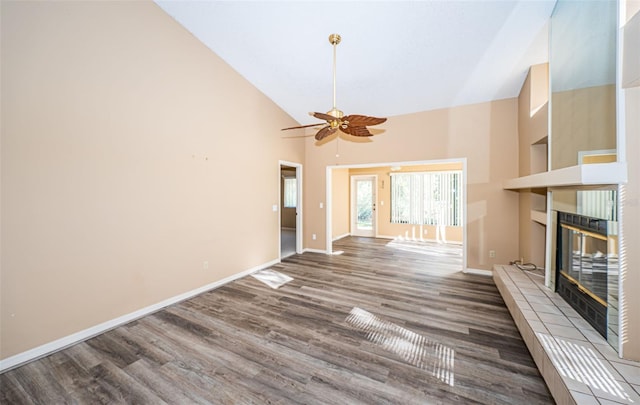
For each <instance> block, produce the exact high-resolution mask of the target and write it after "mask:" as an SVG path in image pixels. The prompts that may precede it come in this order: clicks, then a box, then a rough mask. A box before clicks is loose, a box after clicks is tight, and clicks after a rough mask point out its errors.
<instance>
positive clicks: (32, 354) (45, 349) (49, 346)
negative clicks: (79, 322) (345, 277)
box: [0, 252, 324, 373]
mask: <svg viewBox="0 0 640 405" xmlns="http://www.w3.org/2000/svg"><path fill="white" fill-rule="evenodd" d="M323 253H324V252H323ZM277 263H280V260H279V259H276V260H272V261H270V262H268V263H263V264H261V265H258V266H256V267H253V268H251V269H248V270H244V271H242V272H240V273H236V274H234V275H232V276H229V277H226V278H223V279H222V280H218V281H215V282H213V283H210V284H207V285H204V286H202V287H199V288H196V289H195V290H191V291H187V292H186V293H183V294H180V295H176V296H175V297H171V298H167V299H166V300H163V301H160V302H158V303H157V304H153V305H150V306H148V307H145V308H142V309H139V310H137V311H134V312H131V313H129V314H126V315H123V316H120V317H118V318H115V319H112V320H109V321H106V322H103V323H101V324H99V325H96V326H92V327H90V328H88V329H85V330H82V331H80V332H76V333H73V334H71V335H68V336H65V337H63V338H60V339H57V340H54V341H53V342H49V343H45V344H43V345H42V346H38V347H36V348H33V349H30V350H27V351H25V352H22V353H18V354H16V355H14V356H11V357H7V358H6V359H4V360H0V373H2V372H4V371H7V370H10V369H12V368H15V367H18V366H20V365H22V364H24V363H27V362H29V361H33V360H36V359H39V358H41V357H44V356H48V355H49V354H52V353H54V352H56V351H59V350H62V349H65V348H67V347H69V346H71V345H74V344H76V343H79V342H82V341H84V340H87V339H90V338H92V337H94V336H96V335H99V334H101V333H104V332H106V331H108V330H111V329H113V328H116V327H118V326H121V325H124V324H126V323H128V322H131V321H133V320H136V319H138V318H141V317H143V316H145V315H149V314H151V313H153V312H156V311H158V310H161V309H162V308H165V307H168V306H169V305H173V304H175V303H177V302H180V301H184V300H187V299H189V298H192V297H195V296H196V295H198V294H202V293H204V292H207V291H209V290H213V289H216V288H218V287H221V286H223V285H225V284H227V283H230V282H232V281H234V280H237V279H239V278H242V277H245V276H248V275H249V274H251V273H253V272H256V271H258V270H262V269H264V268H267V267H271V266H273V265H274V264H277Z"/></svg>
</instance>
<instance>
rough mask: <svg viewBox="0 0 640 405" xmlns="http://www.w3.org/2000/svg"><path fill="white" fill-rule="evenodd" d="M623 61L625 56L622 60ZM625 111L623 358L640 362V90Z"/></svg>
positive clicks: (634, 40)
mask: <svg viewBox="0 0 640 405" xmlns="http://www.w3.org/2000/svg"><path fill="white" fill-rule="evenodd" d="M626 5H627V18H628V19H631V18H632V17H633V16H634V15H636V18H637V13H638V12H640V1H637V0H634V1H630V0H627V2H626ZM624 41H625V42H627V43H628V45H630V47H629V49H631V48H635V49H638V48H640V38H638V37H637V36H634V37H625V38H624ZM623 57H624V56H623ZM623 92H624V93H623V97H624V101H625V107H626V121H625V133H624V135H623V136H624V138H625V142H626V161H627V173H628V177H629V178H628V183H627V184H626V185H625V186H624V202H623V203H622V204H623V206H622V209H623V212H622V215H623V217H622V226H623V232H624V233H623V238H624V246H621V250H624V253H623V254H624V255H625V256H626V260H625V262H626V267H625V268H624V269H622V270H621V273H622V275H621V277H622V278H623V282H622V294H623V296H624V298H625V301H624V303H623V305H624V313H623V314H622V315H623V320H622V321H621V324H622V325H621V329H623V331H624V332H623V335H622V341H621V344H622V350H623V353H624V357H625V358H628V359H633V360H637V361H640V294H638V286H640V249H638V246H640V159H638V154H639V153H640V136H638V134H640V114H638V111H640V87H632V88H627V89H625V90H623Z"/></svg>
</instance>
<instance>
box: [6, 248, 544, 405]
mask: <svg viewBox="0 0 640 405" xmlns="http://www.w3.org/2000/svg"><path fill="white" fill-rule="evenodd" d="M456 249H458V252H457V253H456ZM459 249H460V248H459V247H457V248H456V247H450V246H449V247H445V246H440V247H438V245H429V244H426V243H419V242H399V241H389V240H383V239H373V238H355V237H348V238H344V239H341V240H339V241H337V242H336V243H335V244H334V252H342V253H341V254H335V255H323V254H318V253H304V254H301V255H293V256H290V257H289V258H287V259H285V260H284V261H283V262H282V263H281V264H279V265H277V266H274V267H273V270H276V271H278V272H281V273H284V274H286V275H288V276H290V277H293V280H292V281H290V282H288V283H286V284H284V285H283V286H282V287H280V288H278V289H272V288H270V287H268V286H267V285H265V284H263V283H261V282H260V281H258V280H256V279H255V278H253V277H244V278H242V279H240V280H237V281H234V282H232V283H229V284H227V285H225V286H223V287H220V288H218V289H216V290H213V291H210V292H207V293H204V294H201V295H199V296H197V297H195V298H192V299H190V300H187V301H184V302H182V303H179V304H176V305H173V306H170V307H168V308H166V309H164V310H161V311H158V312H156V313H154V314H152V315H149V316H146V317H144V318H141V319H139V320H137V321H135V322H131V323H129V324H126V325H124V326H121V327H118V328H116V329H114V330H112V331H109V332H107V333H104V334H102V335H99V336H97V337H95V338H92V339H90V340H87V341H85V342H82V343H79V344H76V345H74V346H72V347H70V348H67V349H65V350H62V351H60V352H58V353H55V354H53V355H50V356H48V357H45V358H43V359H40V360H37V361H34V362H31V363H29V364H26V365H24V366H22V367H19V368H17V369H14V370H10V371H8V372H6V373H4V374H3V375H1V376H0V383H1V386H2V394H1V396H0V402H2V403H71V402H78V403H96V402H102V403H153V404H158V403H163V402H166V403H224V404H230V403H238V404H251V403H283V404H284V403H305V404H321V403H323V404H324V403H332V404H359V403H362V404H374V403H375V404H378V403H394V404H412V403H421V404H423V403H445V404H446V403H464V404H469V403H486V404H535V403H539V404H548V403H553V400H552V399H551V397H550V395H549V392H548V390H547V388H546V386H545V384H544V382H543V380H542V378H541V377H540V374H539V373H538V370H537V368H536V366H535V364H534V362H533V360H532V358H531V356H530V354H529V352H528V351H527V348H526V347H525V344H524V342H523V341H522V339H521V337H520V335H519V333H518V330H517V329H516V326H515V325H514V322H513V320H512V319H511V316H510V315H509V312H508V311H507V308H506V306H505V304H504V302H503V301H502V298H501V296H500V294H499V292H498V290H497V289H496V286H495V285H494V283H493V280H492V279H491V278H490V277H485V276H479V275H471V274H464V273H461V272H459V271H455V269H456V268H457V269H460V267H461V264H460V261H461V258H460V254H459Z"/></svg>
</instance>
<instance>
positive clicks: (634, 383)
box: [493, 265, 640, 405]
mask: <svg viewBox="0 0 640 405" xmlns="http://www.w3.org/2000/svg"><path fill="white" fill-rule="evenodd" d="M493 279H494V281H495V283H496V286H497V287H498V290H499V291H500V294H502V298H503V299H504V301H505V303H506V305H507V308H509V312H511V316H512V317H513V320H514V321H515V323H516V326H517V327H518V329H519V330H520V334H521V335H522V338H523V340H524V341H525V343H526V345H527V347H528V349H529V351H530V352H531V355H532V357H533V359H534V361H535V362H536V365H537V366H538V369H539V370H540V373H541V374H542V376H543V378H544V380H545V382H546V383H547V386H548V387H549V390H550V391H551V394H552V395H553V398H554V399H555V401H556V402H557V403H558V404H560V405H564V404H580V405H581V404H608V405H613V404H640V363H639V362H634V361H628V360H623V359H620V358H619V357H618V354H617V353H616V352H615V351H614V350H613V348H612V347H611V346H610V345H609V344H608V343H607V341H606V340H605V339H604V338H603V337H602V336H601V335H600V334H598V332H596V331H595V329H593V327H592V326H591V325H589V324H588V323H587V321H585V320H584V319H583V318H582V317H581V316H580V315H579V314H578V313H577V312H576V311H575V310H574V309H573V308H571V306H569V304H568V303H566V302H565V301H564V299H563V298H562V297H560V295H558V294H556V293H555V292H553V291H551V290H550V289H548V288H547V287H545V286H544V277H543V276H542V275H539V274H536V273H533V272H528V271H522V270H520V269H518V268H517V267H515V266H507V265H496V266H494V269H493Z"/></svg>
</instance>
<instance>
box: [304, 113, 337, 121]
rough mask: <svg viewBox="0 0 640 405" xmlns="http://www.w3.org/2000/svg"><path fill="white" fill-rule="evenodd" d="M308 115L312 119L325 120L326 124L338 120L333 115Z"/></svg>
mask: <svg viewBox="0 0 640 405" xmlns="http://www.w3.org/2000/svg"><path fill="white" fill-rule="evenodd" d="M309 115H311V116H313V117H316V118H317V119H319V120H325V121H327V122H331V121H335V120H337V119H338V118H336V117H334V116H333V115H329V114H324V113H319V112H310V113H309Z"/></svg>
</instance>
